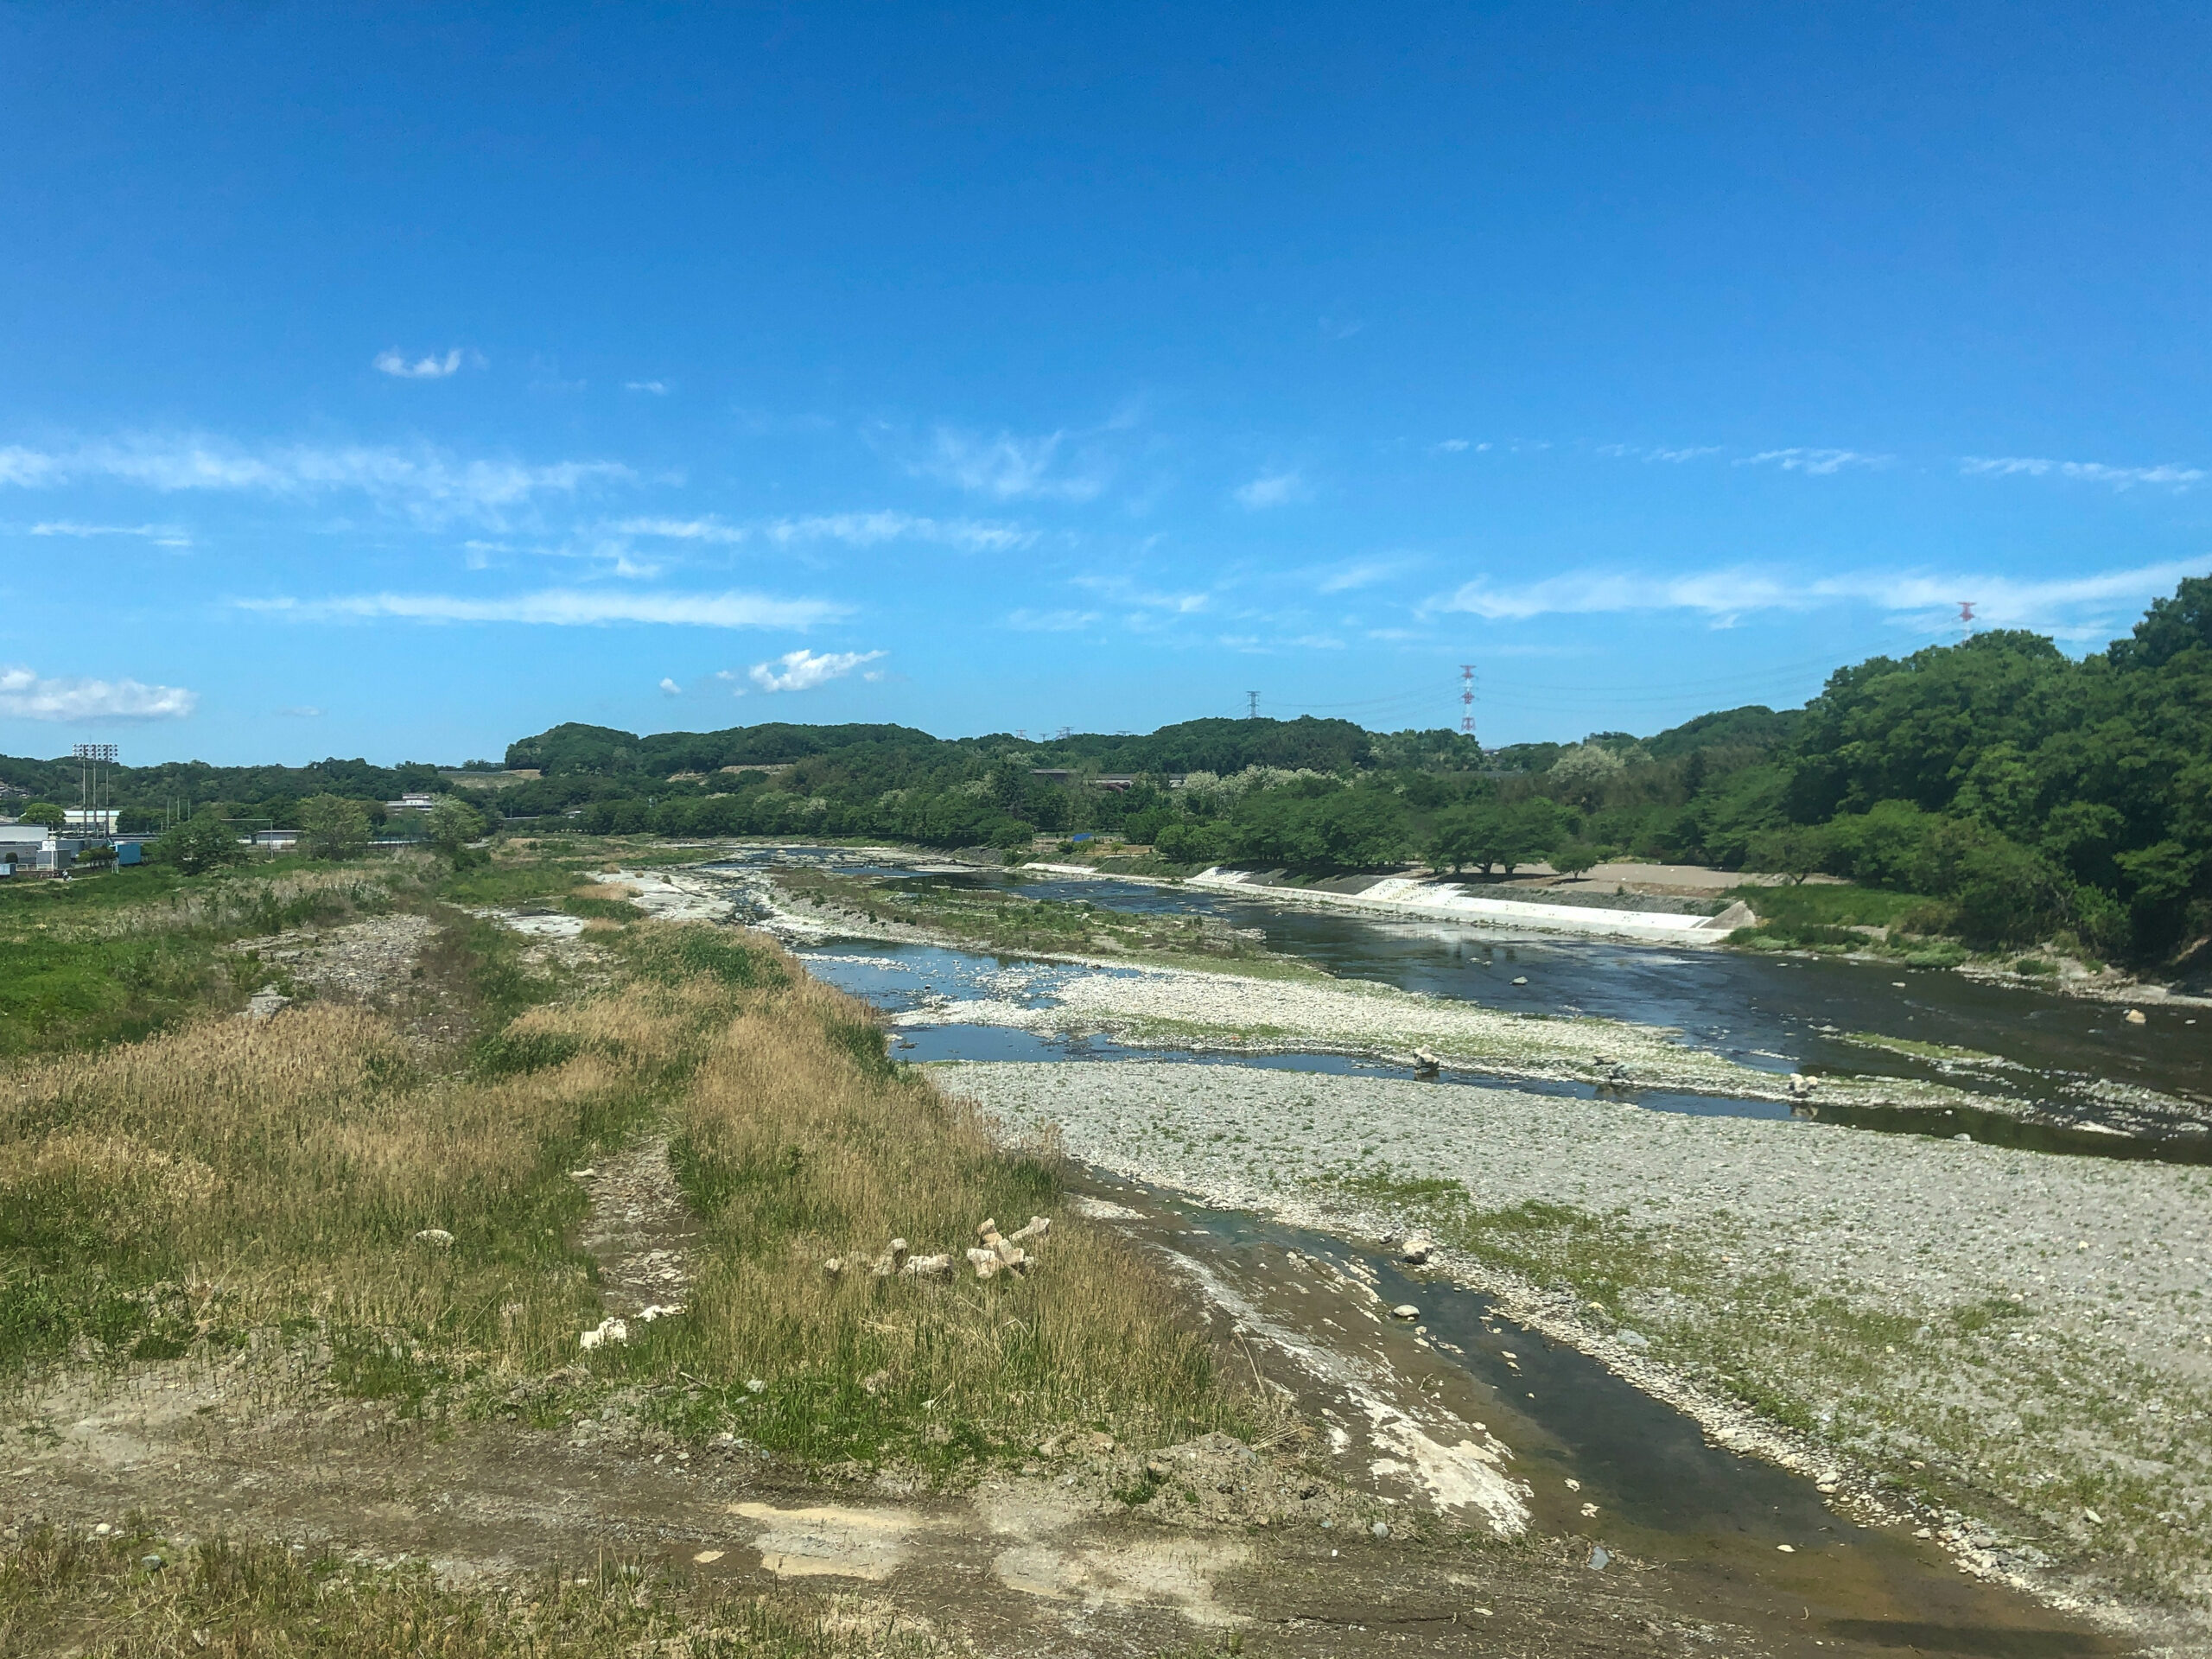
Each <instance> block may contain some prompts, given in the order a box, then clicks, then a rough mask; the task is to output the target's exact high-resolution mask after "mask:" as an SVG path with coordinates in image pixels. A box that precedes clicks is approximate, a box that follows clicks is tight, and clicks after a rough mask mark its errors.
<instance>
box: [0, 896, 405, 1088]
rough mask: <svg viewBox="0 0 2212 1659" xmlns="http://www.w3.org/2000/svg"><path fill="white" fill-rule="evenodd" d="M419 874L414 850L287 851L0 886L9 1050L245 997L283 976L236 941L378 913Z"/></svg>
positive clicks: (125, 1032)
mask: <svg viewBox="0 0 2212 1659" xmlns="http://www.w3.org/2000/svg"><path fill="white" fill-rule="evenodd" d="M422 874H423V870H422V866H421V864H420V862H419V861H416V860H390V859H378V860H373V861H367V862H365V863H362V864H358V865H352V866H345V867H334V866H330V865H326V864H317V863H315V862H313V861H309V860H305V859H300V858H290V857H288V858H281V859H270V860H266V861H257V862H255V863H252V864H250V865H248V866H245V867H244V868H239V869H235V870H226V871H222V872H219V873H216V874H209V875H204V876H197V877H184V876H180V875H178V874H176V873H175V871H173V870H169V869H167V868H161V867H158V866H156V867H148V868H139V869H132V870H118V871H115V872H113V873H111V874H106V875H99V876H91V877H86V878H84V879H81V880H70V881H54V880H39V881H33V880H25V879H24V878H22V877H17V878H16V880H12V881H10V882H8V883H5V884H0V1061H5V1060H8V1059H10V1058H20V1057H24V1056H29V1055H34V1054H40V1053H46V1052H54V1051H55V1050H60V1049H67V1048H77V1047H86V1046H97V1045H100V1044H105V1043H112V1042H131V1041H136V1040H137V1039H140V1038H143V1037H145V1036H148V1035H149V1034H151V1033H155V1032H157V1031H162V1030H166V1029H168V1028H170V1027H174V1026H175V1025H177V1024H179V1023H181V1022H182V1021H185V1020H191V1019H194V1018H196V1017H198V1016H200V1015H202V1014H207V1013H208V1012H211V1011H214V1010H218V1009H221V1008H224V1007H236V1006H237V1005H238V1003H239V1002H240V1001H243V1000H244V998H245V995H247V994H248V993H249V992H251V991H252V990H253V989H255V988H257V987H258V986H260V985H262V984H264V983H267V982H270V981H271V980H273V979H280V978H281V977H282V976H281V972H279V971H275V970H271V969H269V968H266V967H264V966H263V965H262V964H261V963H257V962H254V961H251V960H250V959H245V958H240V957H233V956H232V955H230V954H228V953H227V952H226V950H224V947H225V946H226V945H227V944H232V943H233V942H235V941H237V940H239V939H245V938H259V937H265V936H267V935H270V934H275V933H281V932H283V931H287V930H289V929H292V928H297V927H301V926H304V925H311V924H312V925H331V924H334V923H337V922H341V921H345V920H347V919H350V918H354V917H358V916H363V915H373V914H377V913H378V912H382V911H385V910H387V909H389V908H391V906H392V905H393V904H394V903H395V902H398V901H400V900H401V899H404V898H405V897H407V896H409V895H411V894H413V893H416V892H418V891H419V889H420V885H421V880H422Z"/></svg>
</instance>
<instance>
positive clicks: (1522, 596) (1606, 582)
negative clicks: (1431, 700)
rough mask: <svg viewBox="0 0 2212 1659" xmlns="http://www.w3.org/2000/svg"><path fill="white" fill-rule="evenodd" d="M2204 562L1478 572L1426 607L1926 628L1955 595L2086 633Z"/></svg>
mask: <svg viewBox="0 0 2212 1659" xmlns="http://www.w3.org/2000/svg"><path fill="white" fill-rule="evenodd" d="M2201 567H2202V562H2201V561H2196V562H2192V561H2183V560H2172V561H2168V562H2166V563H2160V564H2149V565H2139V566H2136V567H2134V568H2133V569H2123V570H2110V571H2104V572H2101V573H2098V574H2095V575H2086V576H2073V577H2063V578H2058V579H2055V580H2049V581H2019V580H2016V579H2014V578H2012V577H2008V576H2000V575H1988V574H1986V573H1985V574H1981V575H1971V574H1960V575H1926V574H1923V573H1914V572H1896V571H1876V570H1869V571H1857V572H1847V573H1844V574H1841V575H1829V576H1816V577H1808V578H1806V579H1804V580H1802V581H1801V580H1796V579H1793V578H1792V577H1791V576H1790V575H1789V574H1788V573H1786V572H1783V571H1779V570H1777V569H1775V568H1774V567H1771V566H1761V567H1751V566H1745V565H1737V566H1733V567H1730V568H1727V569H1717V570H1703V571H1692V572H1688V573H1685V574H1683V575H1675V576H1650V575H1640V574H1635V573H1630V572H1621V571H1605V570H1584V571H1577V572H1573V573H1569V574H1567V575H1558V576H1550V577H1547V578H1545V579H1544V580H1542V581H1541V582H1529V583H1527V584H1525V585H1523V586H1521V587H1517V588H1499V587H1496V586H1493V585H1492V584H1491V582H1490V581H1489V580H1488V579H1487V578H1478V579H1477V580H1475V581H1473V582H1467V583H1465V584H1464V585H1463V586H1462V587H1460V588H1459V589H1458V590H1457V591H1456V592H1454V593H1452V594H1449V595H1447V596H1446V597H1445V598H1443V599H1441V600H1439V601H1432V603H1431V604H1430V605H1429V606H1427V607H1426V608H1427V609H1428V610H1430V611H1432V612H1464V613H1470V614H1472V615H1475V616H1479V617H1482V618H1484V620H1490V621H1512V622H1519V621H1526V620H1529V619H1530V618H1532V617H1537V616H1557V615H1569V616H1573V615H1591V614H1595V613H1608V612H1645V611H1649V612H1657V611H1691V612H1695V613H1700V614H1702V615H1705V616H1708V617H1711V618H1713V619H1714V620H1716V621H1717V622H1719V623H1722V624H1726V623H1728V622H1732V621H1733V620H1735V619H1736V618H1738V617H1739V616H1741V615H1744V614H1745V613H1749V612H1755V611H1792V612H1806V611H1815V610H1821V609H1825V608H1827V607H1831V606H1834V605H1841V604H1859V605H1866V606H1869V607H1873V608H1875V609H1878V610H1881V611H1884V612H1886V613H1890V614H1891V615H1894V616H1904V617H1919V618H1921V619H1922V620H1926V621H1927V622H1929V624H1930V626H1934V625H1936V624H1937V623H1939V622H1942V621H1943V620H1944V619H1945V618H1946V617H1947V616H1948V615H1949V614H1952V613H1955V612H1956V610H1957V607H1958V606H1959V604H1960V602H1961V601H1967V600H1971V601H1974V609H1975V616H1976V620H1978V621H1979V622H1980V625H1981V626H1985V627H1999V628H2003V627H2024V628H2035V629H2037V630H2039V631H2041V632H2050V633H2056V634H2060V635H2062V636H2064V637H2068V638H2076V639H2083V638H2093V637H2094V636H2095V635H2096V633H2097V632H2098V630H2099V628H2100V627H2101V626H2109V625H2110V624H2109V621H2108V620H2107V619H2110V618H2112V617H2113V614H2114V607H2126V609H2129V610H2133V609H2136V608H2139V607H2141V606H2143V605H2145V604H2146V603H2147V602H2148V601H2150V600H2151V598H2152V596H2154V595H2156V594H2159V593H2161V592H2163V591H2164V590H2165V589H2167V588H2171V587H2172V586H2173V585H2174V584H2175V583H2176V582H2179V581H2180V580H2181V579H2182V578H2183V576H2186V575H2193V574H2201Z"/></svg>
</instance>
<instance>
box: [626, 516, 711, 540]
mask: <svg viewBox="0 0 2212 1659" xmlns="http://www.w3.org/2000/svg"><path fill="white" fill-rule="evenodd" d="M607 530H608V531H610V532H611V533H613V534H614V535H617V536H652V537H658V538H660V539H662V540H664V541H671V542H741V541H743V540H744V539H745V532H744V531H742V530H741V529H739V528H738V527H737V526H736V525H735V524H724V523H722V521H721V519H719V518H715V516H714V515H713V514H712V513H709V514H708V515H707V516H706V517H704V518H625V519H623V520H622V521H621V522H620V523H619V524H609V525H608V526H607Z"/></svg>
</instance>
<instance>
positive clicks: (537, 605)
mask: <svg viewBox="0 0 2212 1659" xmlns="http://www.w3.org/2000/svg"><path fill="white" fill-rule="evenodd" d="M233 603H235V604H236V605H237V606H238V607H239V608H240V609H241V610H248V611H259V612H263V613H267V614H270V615H276V616H284V617H289V618H293V619H296V620H300V621H305V622H327V621H334V620H346V619H348V618H360V619H364V620H372V619H376V618H382V617H391V618H396V619H398V620H403V621H409V622H524V623H532V624H543V625H547V626H555V627H594V626H602V625H605V624H608V623H615V622H647V623H664V624H668V625H671V626H690V627H702V628H803V627H807V626H811V625H812V624H814V623H817V622H821V621H825V620H828V619H829V618H831V617H836V616H842V615H844V614H845V613H846V609H847V607H844V606H842V605H838V604H834V603H832V602H831V601H828V600H820V599H772V598H770V597H768V596H767V595H766V594H743V593H721V594H674V593H666V592H660V593H639V592H637V591H635V590H632V591H629V592H624V591H621V590H619V589H612V588H607V589H601V588H547V589H544V590H543V591H542V592H539V593H535V594H512V595H509V596H507V597H505V598H501V599H462V598H458V597H455V596H454V595H452V594H351V595H347V596H345V597H341V598H337V599H314V600H302V599H283V598H280V599H241V600H237V601H233Z"/></svg>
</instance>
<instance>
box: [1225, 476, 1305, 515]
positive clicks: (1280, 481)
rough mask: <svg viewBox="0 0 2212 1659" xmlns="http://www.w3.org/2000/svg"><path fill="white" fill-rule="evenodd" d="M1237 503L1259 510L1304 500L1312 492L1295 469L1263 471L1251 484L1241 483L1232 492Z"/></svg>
mask: <svg viewBox="0 0 2212 1659" xmlns="http://www.w3.org/2000/svg"><path fill="white" fill-rule="evenodd" d="M1230 493H1231V494H1232V495H1233V496H1234V497H1235V498H1236V504H1237V505H1239V506H1241V507H1243V508H1244V509H1246V510H1247V511H1248V512H1259V511H1260V510H1261V509H1262V508H1265V507H1280V506H1282V505H1286V504H1287V503H1289V502H1292V501H1303V500H1304V499H1306V496H1307V495H1309V494H1310V493H1312V492H1310V491H1309V490H1308V489H1307V488H1306V480H1304V479H1303V478H1301V477H1300V476H1299V475H1298V474H1297V473H1295V472H1293V471H1282V472H1272V473H1262V474H1260V475H1259V476H1258V477H1257V478H1255V479H1254V480H1252V481H1251V482H1250V483H1249V484H1240V485H1238V486H1236V489H1235V490H1233V491H1231V492H1230Z"/></svg>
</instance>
